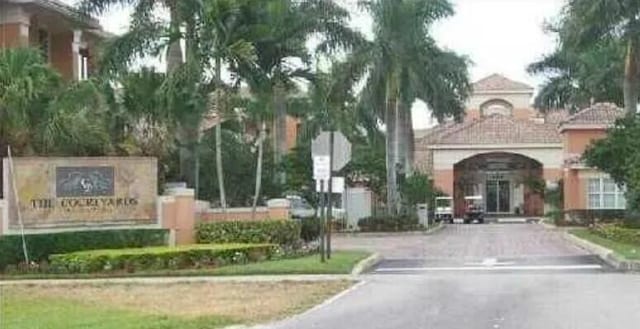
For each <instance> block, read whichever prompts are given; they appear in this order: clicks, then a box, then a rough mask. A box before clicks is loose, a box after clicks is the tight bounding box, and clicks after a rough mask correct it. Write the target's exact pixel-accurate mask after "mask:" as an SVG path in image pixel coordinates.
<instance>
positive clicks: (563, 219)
mask: <svg viewBox="0 0 640 329" xmlns="http://www.w3.org/2000/svg"><path fill="white" fill-rule="evenodd" d="M626 215H627V214H626V210H623V209H576V210H566V211H564V212H563V213H562V215H561V216H559V217H558V219H557V220H556V225H558V226H563V225H578V226H589V225H594V224H597V223H614V222H618V221H620V220H623V219H624V218H625V217H626Z"/></svg>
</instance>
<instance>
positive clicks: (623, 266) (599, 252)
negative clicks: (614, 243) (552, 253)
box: [562, 232, 640, 272]
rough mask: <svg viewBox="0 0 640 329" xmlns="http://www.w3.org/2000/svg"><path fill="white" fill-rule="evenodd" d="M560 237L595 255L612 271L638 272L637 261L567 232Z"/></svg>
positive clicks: (638, 263)
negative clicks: (612, 269)
mask: <svg viewBox="0 0 640 329" xmlns="http://www.w3.org/2000/svg"><path fill="white" fill-rule="evenodd" d="M562 237H563V238H565V240H567V241H569V242H571V243H573V244H575V245H577V246H578V247H580V248H582V249H584V250H587V251H589V252H591V253H593V254H595V255H596V256H598V258H600V259H601V260H602V261H603V262H605V263H606V264H607V265H609V266H611V267H613V268H614V269H617V270H621V271H630V272H640V262H639V261H633V260H628V259H626V258H624V257H622V256H620V255H618V254H616V253H615V251H613V250H611V249H608V248H605V247H603V246H601V245H599V244H596V243H593V242H591V241H587V240H585V239H582V238H579V237H577V236H575V235H573V234H571V233H569V232H564V233H563V234H562Z"/></svg>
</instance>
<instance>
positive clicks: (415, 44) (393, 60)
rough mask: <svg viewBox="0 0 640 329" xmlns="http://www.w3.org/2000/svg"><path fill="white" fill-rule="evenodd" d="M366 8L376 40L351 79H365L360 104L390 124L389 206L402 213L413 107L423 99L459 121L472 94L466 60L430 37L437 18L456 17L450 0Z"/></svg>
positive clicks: (357, 56)
mask: <svg viewBox="0 0 640 329" xmlns="http://www.w3.org/2000/svg"><path fill="white" fill-rule="evenodd" d="M362 6H364V8H366V10H367V11H368V12H369V13H370V14H371V16H372V18H373V22H374V39H373V41H371V42H368V43H367V44H365V45H363V46H361V47H359V48H358V49H357V50H355V51H354V53H353V54H352V56H350V58H349V60H348V64H347V65H349V70H347V71H348V74H349V75H350V77H366V83H365V87H364V89H363V90H362V92H361V95H360V97H361V102H363V104H365V105H364V106H365V107H368V108H370V109H372V110H374V111H375V112H376V113H377V114H378V115H379V116H380V117H381V118H382V119H383V121H384V122H385V125H386V153H387V207H388V210H389V212H390V213H396V212H397V211H398V210H399V209H398V207H399V204H400V203H399V192H398V180H397V172H398V171H402V172H404V173H406V174H410V173H411V171H412V161H413V160H412V159H413V137H412V131H411V130H412V128H411V126H412V118H411V113H410V109H411V106H412V104H413V102H414V100H415V99H416V98H418V99H421V100H423V101H424V102H425V103H427V105H428V106H429V108H430V109H431V110H432V111H433V115H434V116H435V117H437V118H438V119H440V120H441V119H444V118H445V117H447V116H453V117H455V118H460V117H461V116H462V114H463V111H464V100H465V98H466V97H467V95H468V92H469V90H470V84H469V81H468V73H467V61H466V59H464V58H462V57H460V56H458V55H456V54H455V53H453V52H450V51H443V50H441V49H439V48H438V47H437V45H436V43H435V41H434V40H433V39H432V38H431V37H430V33H429V32H430V31H429V29H430V27H431V25H432V24H433V23H434V22H435V21H436V20H438V19H442V18H444V17H447V16H449V15H452V14H453V9H452V7H451V4H450V3H449V2H448V1H447V0H398V1H389V0H371V1H363V2H362Z"/></svg>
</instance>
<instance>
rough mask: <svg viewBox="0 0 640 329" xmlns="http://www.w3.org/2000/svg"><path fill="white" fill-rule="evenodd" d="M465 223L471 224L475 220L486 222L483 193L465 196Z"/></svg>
mask: <svg viewBox="0 0 640 329" xmlns="http://www.w3.org/2000/svg"><path fill="white" fill-rule="evenodd" d="M464 207H465V214H464V223H465V224H470V223H473V221H476V220H477V221H478V223H480V224H482V223H484V206H483V199H482V195H472V196H466V197H464Z"/></svg>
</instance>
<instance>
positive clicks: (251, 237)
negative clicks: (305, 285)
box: [196, 220, 301, 246]
mask: <svg viewBox="0 0 640 329" xmlns="http://www.w3.org/2000/svg"><path fill="white" fill-rule="evenodd" d="M300 231H301V224H300V223H299V222H298V221H294V220H267V221H223V222H212V223H201V224H200V225H198V228H197V232H196V236H197V241H198V243H274V244H278V245H281V246H292V245H296V244H298V242H299V241H300Z"/></svg>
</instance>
